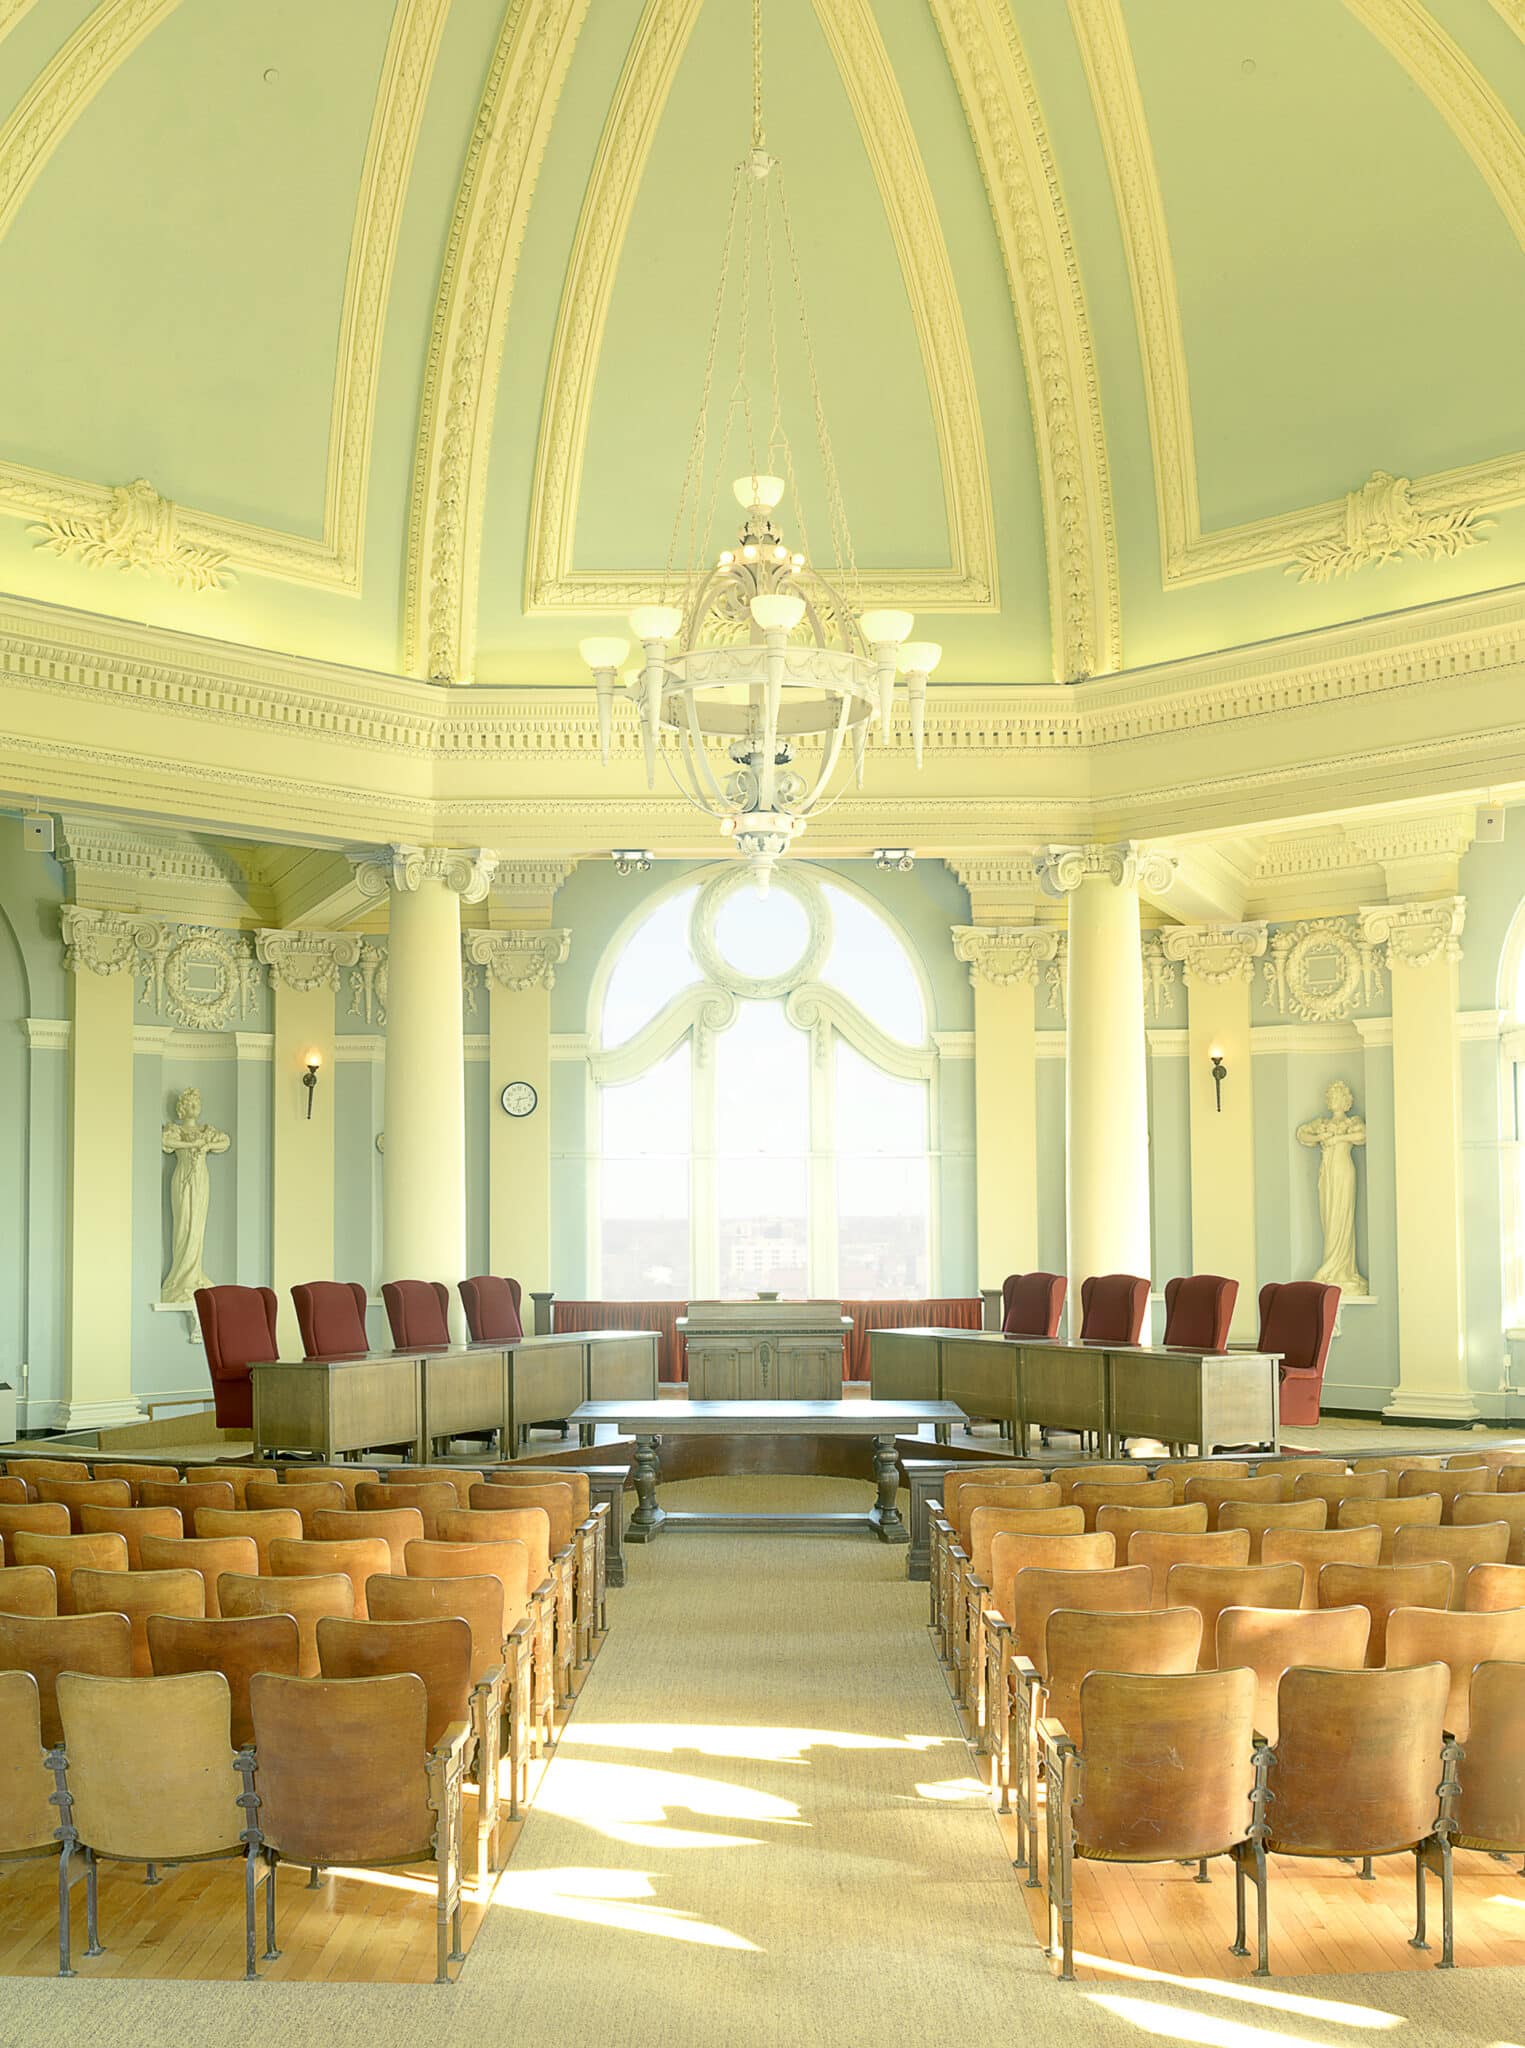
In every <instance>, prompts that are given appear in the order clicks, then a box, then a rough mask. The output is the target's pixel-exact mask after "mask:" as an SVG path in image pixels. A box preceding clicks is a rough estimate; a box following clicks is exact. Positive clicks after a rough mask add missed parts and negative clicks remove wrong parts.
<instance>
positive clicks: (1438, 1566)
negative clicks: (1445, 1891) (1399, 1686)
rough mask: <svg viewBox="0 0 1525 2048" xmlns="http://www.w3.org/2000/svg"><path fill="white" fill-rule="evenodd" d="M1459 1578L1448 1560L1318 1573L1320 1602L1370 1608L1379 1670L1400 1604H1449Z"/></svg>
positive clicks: (1329, 1567)
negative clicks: (1389, 1628) (1389, 1622)
mask: <svg viewBox="0 0 1525 2048" xmlns="http://www.w3.org/2000/svg"><path fill="white" fill-rule="evenodd" d="M1455 1577H1456V1574H1455V1571H1454V1569H1453V1567H1452V1566H1451V1565H1449V1564H1447V1563H1435V1564H1326V1565H1325V1566H1324V1567H1323V1568H1322V1570H1321V1571H1320V1572H1319V1575H1318V1604H1319V1606H1320V1607H1358V1606H1359V1607H1364V1608H1365V1609H1366V1610H1367V1612H1368V1613H1369V1614H1370V1615H1371V1635H1370V1637H1369V1638H1368V1639H1367V1644H1366V1662H1367V1664H1368V1665H1369V1666H1371V1667H1372V1668H1373V1669H1375V1668H1376V1667H1378V1666H1380V1665H1382V1664H1385V1663H1386V1661H1387V1618H1388V1616H1389V1615H1390V1614H1393V1613H1394V1612H1396V1610H1397V1609H1398V1608H1400V1607H1449V1606H1450V1604H1451V1587H1452V1584H1453V1581H1454V1580H1455ZM1362 1853H1363V1854H1364V1853H1365V1852H1364V1851H1363V1852H1362Z"/></svg>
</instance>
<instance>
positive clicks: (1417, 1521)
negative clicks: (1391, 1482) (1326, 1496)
mask: <svg viewBox="0 0 1525 2048" xmlns="http://www.w3.org/2000/svg"><path fill="white" fill-rule="evenodd" d="M1444 1506H1445V1503H1444V1501H1442V1499H1441V1497H1440V1495H1439V1494H1438V1493H1416V1494H1408V1495H1404V1496H1401V1497H1399V1498H1396V1499H1393V1500H1350V1501H1344V1502H1342V1503H1341V1505H1340V1507H1339V1509H1338V1510H1337V1512H1336V1514H1335V1523H1336V1526H1337V1527H1339V1528H1341V1529H1369V1528H1374V1529H1377V1530H1380V1532H1381V1542H1382V1550H1381V1557H1380V1560H1379V1561H1380V1562H1381V1563H1382V1564H1391V1563H1392V1561H1393V1545H1394V1543H1396V1541H1397V1540H1398V1531H1399V1530H1400V1529H1438V1528H1439V1527H1440V1515H1441V1510H1442V1508H1443V1507H1444Z"/></svg>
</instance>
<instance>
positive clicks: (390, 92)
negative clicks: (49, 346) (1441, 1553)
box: [0, 0, 447, 591]
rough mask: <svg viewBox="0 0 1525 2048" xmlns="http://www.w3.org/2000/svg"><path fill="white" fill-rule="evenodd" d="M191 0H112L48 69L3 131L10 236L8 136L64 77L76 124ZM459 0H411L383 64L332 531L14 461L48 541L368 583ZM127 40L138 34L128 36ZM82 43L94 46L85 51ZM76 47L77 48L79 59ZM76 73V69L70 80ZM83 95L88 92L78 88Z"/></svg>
mask: <svg viewBox="0 0 1525 2048" xmlns="http://www.w3.org/2000/svg"><path fill="white" fill-rule="evenodd" d="M178 4H179V0H104V4H103V5H102V6H100V7H98V8H97V10H96V12H95V14H94V15H93V16H91V18H90V20H89V21H87V22H86V23H85V26H84V27H83V28H82V29H81V30H80V31H79V33H78V35H76V37H75V38H74V39H73V41H72V42H71V43H69V44H67V45H66V46H65V48H64V49H63V50H62V51H60V52H59V55H58V57H57V58H55V60H54V62H53V64H52V65H51V66H50V67H49V70H48V71H47V72H44V73H43V75H42V77H41V78H39V79H38V81H37V84H36V85H35V86H34V87H33V88H32V92H31V93H30V94H29V95H28V98H27V100H26V101H23V103H22V106H21V108H19V109H18V110H17V114H16V115H15V116H13V118H12V121H11V122H10V123H9V124H7V128H6V130H5V131H4V132H3V133H0V235H3V234H4V232H5V229H6V227H7V226H8V225H9V222H10V217H11V215H12V214H13V213H14V211H15V207H16V205H17V204H19V202H20V198H21V196H22V195H23V193H24V190H25V185H23V186H22V187H21V188H20V189H19V190H17V191H11V190H9V188H8V184H7V176H8V171H9V170H10V168H11V166H10V163H9V157H8V144H10V143H11V136H12V130H13V129H15V128H16V126H17V123H18V122H20V121H21V119H22V116H23V115H24V114H25V112H26V109H27V107H28V105H29V104H31V102H32V101H34V100H36V99H38V97H39V95H40V94H42V92H43V90H44V88H46V87H47V85H48V81H49V79H50V77H52V76H53V75H54V74H55V73H57V74H60V76H59V81H58V83H59V91H60V92H61V93H62V94H63V95H64V99H65V104H64V106H63V108H62V110H61V118H62V120H63V123H64V125H67V123H68V122H72V120H73V119H74V118H75V116H76V115H77V114H78V112H79V111H80V110H81V108H82V107H83V106H84V105H85V104H86V103H87V102H88V100H89V98H90V97H92V96H93V94H94V93H95V92H96V91H97V90H98V89H99V87H100V85H101V84H102V83H103V82H104V80H105V78H106V77H108V76H109V75H110V71H111V70H112V69H114V68H115V65H116V64H117V63H119V62H120V61H121V59H122V57H123V56H125V55H127V54H128V52H129V51H130V50H131V49H132V48H134V47H135V46H136V44H137V42H139V41H141V39H142V37H143V36H144V35H146V34H147V33H148V31H149V29H151V28H152V27H154V26H155V24H156V22H157V21H158V20H159V19H160V18H162V17H163V15H165V14H167V13H168V12H169V11H170V9H172V8H173V7H175V6H176V5H178ZM446 7H447V0H397V6H396V10H395V13H394V15H393V20H392V29H391V34H390V37H389V39H388V43H387V49H386V55H385V57H384V59H383V62H382V68H381V79H380V84H379V87H378V90H377V95H376V102H375V107H374V110H373V113H372V116H371V125H370V132H369V135H368V138H367V142H366V153H365V160H364V163H363V165H362V168H361V173H360V188H359V198H358V201H357V204H356V209H355V222H354V228H353V232H352V235H351V241H350V254H349V264H348V268H347V271H346V275H345V284H344V299H343V305H342V309H341V313H340V322H339V347H338V356H337V368H336V373H335V379H334V393H333V399H332V403H331V405H330V412H329V446H328V462H327V470H326V477H325V485H324V510H323V534H322V538H321V539H312V538H310V537H309V536H306V535H302V534H289V533H280V532H276V531H274V530H273V529H271V528H269V527H262V526H254V525H249V524H246V523H245V522H244V521H242V520H236V519H225V518H222V517H220V516H219V515H217V514H215V513H207V512H198V511H193V510H192V509H191V508H190V507H188V506H184V505H176V504H172V503H171V502H170V501H169V500H168V499H165V498H162V497H160V496H159V494H158V492H157V491H155V490H154V489H153V488H152V486H151V485H149V484H147V483H145V482H144V481H142V480H141V479H140V480H139V481H138V482H136V483H134V484H129V485H118V486H115V487H114V488H113V487H108V486H103V485H101V484H97V483H91V482H86V481H84V480H83V479H80V478H76V477H64V476H54V475H52V474H50V473H49V472H47V471H45V470H35V469H29V468H27V467H26V466H25V465H24V464H21V463H8V462H0V511H4V512H9V513H12V514H14V515H16V516H18V517H21V518H30V519H33V520H35V521H37V522H38V524H37V525H36V526H34V528H33V531H34V532H36V533H38V534H39V535H40V544H41V545H42V546H44V547H46V548H48V549H50V550H51V551H52V552H53V553H55V554H74V555H77V556H79V558H80V559H81V560H83V561H85V562H87V563H90V564H92V565H111V566H115V567H118V568H136V569H144V570H150V571H154V572H157V573H160V574H163V575H167V576H169V577H170V578H171V579H172V580H173V581H175V582H177V583H180V584H181V585H182V586H184V587H186V588H190V589H195V590H211V589H215V588H218V587H220V586H221V585H222V584H223V583H224V582H225V581H226V580H227V576H228V575H229V574H230V573H231V572H232V571H235V570H253V571H255V572H257V573H259V574H261V575H266V576H276V577H280V578H282V579H283V580H285V581H288V582H295V583H307V584H318V585H320V586H323V587H327V588H331V589H338V590H344V591H357V590H358V589H359V587H360V575H361V567H362V562H361V557H362V554H363V550H364V537H365V505H366V494H367V488H368V478H369V470H370V454H371V433H372V424H373V419H374V414H375V402H376V389H377V382H378V377H379V371H380V363H381V346H382V340H383V333H384V328H385V314H386V304H387V297H388V293H389V290H390V286H391V278H392V265H393V260H394V257H395V254H396V248H397V237H398V232H399V229H400V226H401V222H402V212H403V203H404V200H405V198H406V194H407V187H408V175H409V171H410V168H411V165H412V160H413V151H414V146H415V144H416V142H417V139H418V132H419V128H420V125H421V123H422V120H423V115H424V108H425V104H426V102H427V98H428V88H429V81H430V78H431V76H432V73H433V68H434V59H435V55H436V52H437V50H438V46H439V39H440V33H441V30H442V28H443V26H444V20H445V13H446ZM107 17H111V19H109V20H108V19H107ZM97 25H99V33H98V34H96V33H95V31H96V29H97ZM0 32H3V26H0ZM92 37H93V40H91V39H92ZM124 37H127V38H129V39H128V40H126V41H123V38H124ZM87 41H89V43H90V47H89V49H88V50H86V49H85V47H84V45H85V43H86V42H87ZM76 45H79V46H81V47H80V49H79V50H78V51H77V52H76ZM71 52H76V55H75V57H74V58H71ZM63 72H67V73H68V74H69V77H68V79H67V80H66V79H65V78H64V77H63V76H62V73H63ZM70 81H73V82H72V83H71V82H70ZM74 94H78V97H77V98H74V97H71V95H74ZM61 132H62V128H61V127H60V128H59V129H58V132H57V133H55V132H51V131H49V130H44V132H42V133H40V134H38V135H36V136H34V137H33V138H32V141H31V144H30V145H27V143H26V138H24V137H18V138H17V146H18V148H19V153H20V154H21V155H22V156H24V154H25V147H26V146H30V147H32V148H33V149H34V150H37V149H40V150H41V151H42V152H43V157H42V158H41V159H39V160H38V162H37V163H36V164H34V165H33V167H32V168H30V169H27V167H26V164H25V163H22V164H20V166H19V170H18V173H17V174H18V175H24V176H25V178H26V182H27V183H30V180H31V178H32V177H35V175H36V169H37V168H40V161H41V160H45V155H46V152H47V151H48V150H50V149H51V148H52V147H53V145H54V144H55V143H56V141H57V139H58V134H59V133H61Z"/></svg>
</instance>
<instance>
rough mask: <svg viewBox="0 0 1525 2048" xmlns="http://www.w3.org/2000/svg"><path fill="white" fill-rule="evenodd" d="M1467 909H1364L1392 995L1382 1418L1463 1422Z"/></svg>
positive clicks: (1413, 905) (1457, 905) (1444, 903)
mask: <svg viewBox="0 0 1525 2048" xmlns="http://www.w3.org/2000/svg"><path fill="white" fill-rule="evenodd" d="M1465 915H1466V903H1465V900H1464V899H1463V898H1462V897H1460V896H1442V897H1438V898H1435V899H1434V900H1432V901H1428V902H1406V903H1386V904H1376V905H1368V906H1363V907H1362V909H1361V911H1360V920H1361V933H1362V937H1363V938H1364V939H1365V940H1366V941H1367V942H1368V943H1369V944H1371V945H1385V947H1386V949H1387V965H1388V971H1389V973H1390V974H1391V976H1392V990H1393V1164H1394V1175H1395V1181H1396V1194H1397V1250H1398V1386H1397V1390H1396V1392H1395V1393H1394V1396H1393V1399H1392V1400H1391V1401H1390V1402H1389V1404H1388V1406H1387V1407H1386V1408H1385V1409H1384V1411H1383V1412H1384V1414H1387V1415H1391V1416H1393V1417H1394V1418H1408V1417H1418V1418H1422V1419H1427V1420H1433V1421H1452V1422H1469V1421H1471V1420H1473V1419H1474V1418H1475V1417H1476V1415H1477V1413H1478V1410H1477V1404H1476V1402H1475V1401H1474V1400H1473V1398H1472V1392H1471V1388H1470V1386H1469V1385H1468V1380H1467V1355H1466V1299H1465V1283H1464V1267H1463V1262H1462V1241H1461V1034H1460V1028H1459V1020H1458V1016H1457V963H1458V962H1459V960H1460V959H1461V932H1462V925H1463V922H1464V919H1465Z"/></svg>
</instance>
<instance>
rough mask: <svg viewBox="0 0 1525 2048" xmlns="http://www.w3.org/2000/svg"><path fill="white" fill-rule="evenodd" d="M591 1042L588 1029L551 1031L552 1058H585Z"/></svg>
mask: <svg viewBox="0 0 1525 2048" xmlns="http://www.w3.org/2000/svg"><path fill="white" fill-rule="evenodd" d="M589 1043H590V1041H589V1038H588V1034H587V1032H586V1031H553V1032H552V1033H551V1058H552V1059H553V1060H585V1059H586V1058H587V1057H588V1047H589Z"/></svg>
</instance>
